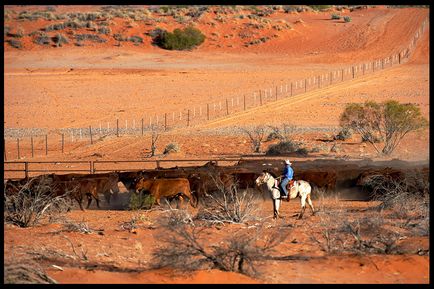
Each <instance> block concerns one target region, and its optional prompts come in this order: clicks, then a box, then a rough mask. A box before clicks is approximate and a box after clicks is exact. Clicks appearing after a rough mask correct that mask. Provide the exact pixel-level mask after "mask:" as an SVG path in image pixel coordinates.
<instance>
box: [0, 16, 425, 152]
mask: <svg viewBox="0 0 434 289" xmlns="http://www.w3.org/2000/svg"><path fill="white" fill-rule="evenodd" d="M427 23H428V18H426V19H425V20H424V21H423V22H422V25H421V26H420V28H419V29H418V30H417V31H416V32H415V34H414V36H413V38H412V40H411V41H410V43H409V44H408V45H407V47H405V48H404V49H401V50H400V51H397V52H396V53H393V54H392V55H390V56H387V57H384V58H378V59H374V60H371V61H366V62H362V63H357V64H354V65H351V66H346V67H342V68H340V69H335V70H332V71H329V72H327V73H323V74H320V75H317V76H311V77H308V78H303V79H298V80H292V81H288V82H287V83H281V84H279V85H276V86H274V87H268V88H265V89H258V90H256V91H253V92H251V93H248V94H244V95H240V96H235V97H231V98H224V99H221V100H218V101H215V102H210V103H204V104H200V105H197V106H194V107H190V108H188V109H184V110H182V111H177V112H170V113H164V114H155V115H152V116H149V117H146V118H145V117H143V118H139V119H114V120H111V121H105V122H98V123H93V124H90V125H88V126H87V127H76V128H63V129H60V130H59V131H58V132H57V133H52V134H51V135H48V134H45V135H44V134H39V135H34V136H30V137H22V138H11V137H7V136H6V135H5V139H4V160H8V159H21V158H22V157H23V156H24V154H26V156H27V157H32V158H33V157H34V156H35V155H43V154H45V155H48V153H49V152H54V151H55V152H62V153H64V152H65V151H66V150H70V149H73V148H74V147H76V146H77V145H79V144H82V143H88V144H91V145H92V144H94V143H95V141H96V140H99V139H103V138H105V137H107V136H117V137H121V136H124V135H145V134H147V133H150V132H153V131H158V132H163V131H170V130H173V129H177V128H183V127H190V126H194V125H198V124H202V123H205V122H208V121H212V120H215V119H219V118H224V117H227V116H229V115H231V114H234V113H237V112H240V111H245V110H248V109H251V108H255V107H258V106H262V105H265V104H267V103H270V102H274V101H277V100H280V99H283V98H290V97H292V96H295V95H300V94H303V93H308V92H311V91H313V90H317V89H321V88H325V87H329V86H332V85H335V84H338V83H342V82H345V81H350V80H352V79H355V78H358V77H362V76H364V75H368V74H372V73H375V72H377V71H380V70H383V69H387V68H390V67H392V66H395V65H399V64H403V63H405V62H406V61H408V59H409V57H410V55H411V54H412V52H413V51H414V49H415V46H416V43H417V40H418V39H419V38H420V37H421V35H422V33H423V32H424V30H425V27H426V25H427ZM6 138H7V139H8V141H7V142H6Z"/></svg>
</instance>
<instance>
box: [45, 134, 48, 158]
mask: <svg viewBox="0 0 434 289" xmlns="http://www.w3.org/2000/svg"><path fill="white" fill-rule="evenodd" d="M45 155H48V135H45Z"/></svg>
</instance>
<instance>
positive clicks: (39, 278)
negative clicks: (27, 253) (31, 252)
mask: <svg viewBox="0 0 434 289" xmlns="http://www.w3.org/2000/svg"><path fill="white" fill-rule="evenodd" d="M3 282H4V284H57V282H56V280H54V279H52V278H50V277H49V276H48V275H47V274H46V273H45V271H44V270H43V269H42V268H41V267H40V266H39V265H38V264H37V263H36V262H34V261H31V260H27V261H21V262H13V263H9V264H5V265H4V277H3Z"/></svg>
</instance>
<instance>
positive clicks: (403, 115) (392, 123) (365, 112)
mask: <svg viewBox="0 0 434 289" xmlns="http://www.w3.org/2000/svg"><path fill="white" fill-rule="evenodd" d="M340 125H341V126H342V127H344V128H351V129H353V130H354V131H356V132H357V133H359V134H360V135H361V136H362V138H363V139H365V140H366V141H368V142H369V143H370V144H372V145H373V146H374V148H375V150H376V151H377V152H378V153H381V154H384V155H390V154H391V153H392V152H393V151H394V149H395V148H396V147H397V146H398V144H399V143H400V141H401V140H402V138H403V137H404V136H405V135H406V134H407V133H409V132H411V131H415V130H418V129H421V128H424V127H426V126H427V125H428V121H427V120H426V119H425V118H424V117H423V116H422V115H421V113H420V108H419V107H417V106H415V105H414V104H400V103H399V102H397V101H394V100H390V101H386V102H384V103H381V104H379V103H376V102H374V101H368V102H366V103H365V104H358V103H351V104H348V105H347V107H346V108H345V110H344V112H343V113H342V114H341V117H340ZM378 139H382V140H384V147H383V148H380V147H378V144H376V142H377V141H376V140H378Z"/></svg>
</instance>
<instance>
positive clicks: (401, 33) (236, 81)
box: [4, 6, 429, 283]
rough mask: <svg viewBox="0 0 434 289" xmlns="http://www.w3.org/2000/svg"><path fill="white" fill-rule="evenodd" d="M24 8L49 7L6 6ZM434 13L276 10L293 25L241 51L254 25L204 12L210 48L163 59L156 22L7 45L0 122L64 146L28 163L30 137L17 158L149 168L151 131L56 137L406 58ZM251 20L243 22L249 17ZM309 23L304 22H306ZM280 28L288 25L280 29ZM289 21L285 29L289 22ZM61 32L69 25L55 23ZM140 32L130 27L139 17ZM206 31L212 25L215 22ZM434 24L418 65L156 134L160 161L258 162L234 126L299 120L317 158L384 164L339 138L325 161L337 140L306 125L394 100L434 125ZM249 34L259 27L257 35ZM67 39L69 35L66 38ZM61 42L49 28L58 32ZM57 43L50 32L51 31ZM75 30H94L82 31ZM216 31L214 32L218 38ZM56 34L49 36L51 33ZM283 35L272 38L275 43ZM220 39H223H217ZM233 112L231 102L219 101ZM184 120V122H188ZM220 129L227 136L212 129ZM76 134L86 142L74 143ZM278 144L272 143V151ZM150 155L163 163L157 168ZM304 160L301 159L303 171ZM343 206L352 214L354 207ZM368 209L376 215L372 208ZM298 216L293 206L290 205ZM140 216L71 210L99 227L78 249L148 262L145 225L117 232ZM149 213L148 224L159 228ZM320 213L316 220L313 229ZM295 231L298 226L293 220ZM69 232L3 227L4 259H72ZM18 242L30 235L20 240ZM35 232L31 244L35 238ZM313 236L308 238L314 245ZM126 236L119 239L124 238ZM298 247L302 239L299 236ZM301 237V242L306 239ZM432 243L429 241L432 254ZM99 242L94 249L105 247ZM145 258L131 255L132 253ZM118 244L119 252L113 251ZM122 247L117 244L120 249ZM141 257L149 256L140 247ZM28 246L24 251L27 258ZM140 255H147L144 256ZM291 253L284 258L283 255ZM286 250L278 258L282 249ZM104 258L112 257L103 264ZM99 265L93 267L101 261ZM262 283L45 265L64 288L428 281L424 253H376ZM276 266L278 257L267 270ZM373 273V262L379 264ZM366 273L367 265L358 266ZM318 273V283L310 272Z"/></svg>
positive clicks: (39, 143)
mask: <svg viewBox="0 0 434 289" xmlns="http://www.w3.org/2000/svg"><path fill="white" fill-rule="evenodd" d="M6 8H7V9H11V10H15V11H22V10H28V11H30V10H32V9H41V8H40V7H15V6H12V7H6ZM98 8H99V7H97V6H79V7H66V6H57V7H56V13H65V12H68V11H71V10H74V11H82V12H85V11H96V10H97V9H98ZM428 12H429V11H428V9H416V8H405V9H389V8H386V7H383V6H377V7H374V8H368V9H361V10H355V11H352V12H350V11H349V10H344V11H343V12H341V15H349V16H351V18H352V21H351V22H349V23H344V22H343V21H334V20H330V15H331V13H332V12H303V13H289V14H285V13H283V12H276V13H274V14H273V15H272V16H270V17H269V18H270V19H271V21H272V24H273V25H274V24H277V23H280V24H284V23H287V24H289V25H290V26H291V27H292V28H291V29H284V30H281V31H278V30H275V29H273V28H272V27H271V25H268V26H267V27H266V28H264V29H262V30H257V29H253V28H252V29H251V31H248V32H253V33H258V34H256V36H255V38H259V37H261V36H270V37H271V39H270V40H269V41H267V42H266V43H263V44H259V45H252V46H249V47H245V46H244V42H246V41H247V40H243V39H240V37H238V33H240V32H242V31H243V29H245V28H244V26H243V25H242V23H246V22H248V19H246V18H245V19H233V18H232V17H228V18H227V20H226V23H220V22H218V21H215V20H213V19H214V18H215V17H216V15H215V14H214V13H206V14H205V15H204V16H203V18H201V20H200V21H199V22H198V24H197V28H199V29H200V30H201V31H202V32H203V33H204V34H205V35H206V37H207V39H206V40H205V42H204V43H203V45H201V46H200V47H198V48H196V49H194V50H192V51H166V50H162V49H160V48H158V47H155V46H152V45H151V39H150V38H149V37H148V36H144V35H143V33H144V32H147V31H150V30H152V29H154V28H155V26H149V25H146V24H144V23H140V22H137V23H133V25H131V26H133V27H132V28H127V27H126V24H125V22H126V21H125V19H119V18H115V19H114V20H113V22H114V23H113V25H112V26H111V28H112V33H116V32H120V31H122V33H124V34H125V35H128V36H131V35H140V36H142V37H143V38H144V43H143V44H140V45H139V46H134V45H133V44H132V43H128V42H123V43H122V45H121V46H120V47H117V46H115V44H116V43H117V41H115V40H113V39H111V40H109V41H108V42H106V43H104V44H99V43H98V44H96V43H91V42H86V43H85V46H83V47H76V46H74V45H73V44H72V43H73V42H72V41H71V43H70V44H67V45H65V46H63V47H60V48H55V47H42V46H38V45H36V44H34V43H33V42H32V41H31V38H30V37H23V39H22V41H23V44H24V48H23V49H22V50H18V49H15V48H12V47H10V45H9V44H7V43H6V42H5V44H4V48H5V54H4V57H5V66H4V81H5V86H4V87H5V91H4V112H5V114H4V126H5V128H44V129H47V130H49V131H50V136H49V139H50V142H51V143H55V144H56V146H57V148H54V149H52V151H50V152H49V154H48V156H45V147H44V140H43V138H42V137H35V144H34V145H35V149H36V154H35V157H34V158H32V157H31V155H30V149H29V148H30V141H29V137H27V138H25V139H22V140H21V145H22V147H21V159H22V160H96V159H103V160H113V159H124V160H138V159H142V160H147V159H150V158H149V157H148V155H149V149H150V135H149V133H147V134H146V135H145V136H144V137H142V136H123V137H120V138H117V137H115V136H109V137H102V136H101V135H97V136H96V137H95V139H94V142H95V143H94V144H93V145H90V144H89V142H88V141H84V140H83V141H81V142H80V141H79V142H74V143H71V141H70V139H71V137H70V136H68V135H66V136H65V141H66V143H65V153H63V154H62V153H61V152H60V145H59V142H60V135H59V129H62V128H79V127H84V128H85V127H88V126H89V125H92V127H94V128H99V127H100V125H103V126H104V127H106V126H107V122H110V127H111V128H113V127H115V125H116V119H119V120H120V123H121V124H122V125H124V124H125V121H127V122H128V125H129V126H131V124H132V123H133V121H134V123H135V124H136V126H138V125H139V123H140V120H141V119H142V118H144V119H145V120H146V121H149V117H155V115H157V114H158V115H160V116H162V115H164V113H168V114H169V115H172V113H173V112H175V113H176V115H179V113H180V112H184V113H185V112H186V111H187V110H188V109H190V110H193V108H195V109H196V110H197V111H198V110H199V106H200V105H202V109H203V110H205V107H206V104H207V103H210V104H213V103H217V104H218V103H219V102H221V101H223V102H224V101H225V100H226V99H229V100H230V99H232V98H236V97H242V96H243V95H250V96H252V94H253V92H256V94H258V91H259V89H262V90H264V89H270V88H271V89H273V90H274V89H275V87H276V86H278V87H280V85H283V86H285V84H288V83H290V82H291V81H294V80H302V79H305V78H309V77H312V76H317V75H320V74H322V73H328V72H330V71H333V70H340V69H342V68H346V67H350V66H351V65H354V64H357V63H364V62H372V61H373V60H375V59H379V58H381V57H387V56H390V55H392V54H394V53H397V52H399V51H401V50H403V49H405V48H406V47H407V46H408V44H409V43H410V41H411V40H412V37H413V36H414V33H415V31H416V30H417V29H419V27H420V25H421V23H422V21H423V20H424V19H425V18H426V17H427V16H428ZM243 13H244V14H247V12H243ZM300 20H301V21H300ZM279 21H280V22H279ZM283 21H285V22H283ZM55 22H56V21H54V22H53V21H51V22H49V21H45V20H37V21H22V22H17V21H14V20H5V25H6V26H11V27H12V28H13V29H16V28H17V27H22V28H23V29H24V31H25V33H26V34H28V33H30V32H32V31H35V30H37V29H39V28H42V27H45V26H46V25H49V24H52V23H55ZM59 22H60V21H59ZM130 22H134V21H130ZM210 22H216V24H215V26H212V25H210V24H209V23H210ZM158 26H159V27H161V28H164V29H168V30H172V29H174V28H176V27H182V25H181V24H178V23H175V22H174V21H173V19H172V20H171V21H170V20H169V21H168V22H167V23H159V24H158ZM428 26H429V25H427V28H426V30H425V32H424V34H423V35H422V37H421V38H420V39H419V41H418V42H417V46H416V48H415V50H414V52H413V53H412V56H411V58H410V60H409V61H408V62H406V63H404V64H401V65H396V66H393V67H390V68H387V69H385V70H381V71H377V72H375V73H373V74H366V75H364V76H360V77H358V78H356V79H354V80H348V81H345V82H343V83H338V84H336V85H332V86H329V87H324V88H321V89H316V90H313V91H311V92H307V93H305V94H301V95H298V96H295V97H293V98H288V97H284V96H283V95H282V98H281V99H279V100H278V101H277V102H270V103H267V104H265V105H263V106H261V107H257V108H252V109H248V110H246V111H243V112H237V113H235V114H231V115H230V116H229V117H223V118H220V119H217V120H212V121H209V122H201V123H193V124H192V126H191V127H189V128H180V129H175V130H172V131H169V132H166V133H162V134H161V138H160V140H159V147H158V149H157V154H159V156H158V157H157V158H160V157H161V153H162V151H163V149H164V146H165V145H166V144H168V143H170V142H176V143H178V144H179V146H180V148H181V150H180V152H179V153H174V154H170V155H169V156H166V158H175V159H183V158H186V159H188V158H212V157H225V156H240V155H243V154H251V152H252V150H251V147H250V143H249V140H248V138H247V137H246V135H243V134H233V133H230V131H231V128H233V127H235V126H243V125H280V124H282V123H291V124H293V125H295V126H297V127H299V128H303V129H304V131H305V132H304V133H300V134H297V135H296V136H295V139H296V140H300V141H303V142H304V143H305V144H306V145H307V146H308V147H309V148H312V147H321V149H320V152H318V153H312V154H311V155H310V157H309V158H311V159H315V158H321V157H332V158H335V157H348V158H360V157H362V158H363V157H369V158H375V159H380V158H379V157H378V156H377V155H376V154H375V151H374V149H373V148H372V147H371V146H370V145H369V144H368V145H366V144H363V143H361V142H360V139H359V138H358V137H357V136H354V137H353V138H352V139H351V140H349V141H345V142H337V144H338V145H339V148H340V150H339V151H338V152H336V153H331V152H330V147H331V143H324V142H322V141H321V140H320V139H331V137H332V133H331V132H327V133H323V132H312V131H311V130H310V128H315V127H328V128H330V129H333V128H337V127H338V126H339V116H340V113H341V112H342V110H343V108H344V107H345V105H346V104H348V103H352V102H359V103H362V102H365V101H367V100H375V101H377V102H381V101H385V100H389V99H394V100H398V101H399V102H401V103H408V102H410V103H414V104H417V105H419V107H420V109H421V111H422V114H423V115H424V116H425V117H426V118H427V119H429V28H428ZM249 29H250V28H249ZM62 32H63V31H62ZM50 33H51V34H52V35H54V32H50ZM50 33H49V34H50ZM76 33H88V32H87V31H85V30H83V31H77V32H76ZM213 33H218V35H213ZM51 34H50V35H51ZM273 35H277V37H273ZM213 39H214V40H213ZM223 105H224V103H223ZM183 121H185V114H184V119H183ZM216 129H219V130H220V131H223V132H225V133H224V134H223V135H220V134H219V133H216ZM76 138H77V136H76ZM268 145H270V143H266V144H264V147H263V150H265V149H266V147H267V146H268ZM428 147H429V133H428V129H426V130H424V131H421V132H415V133H410V134H408V135H407V136H406V137H405V138H404V139H403V141H402V143H401V145H400V146H399V147H398V148H397V149H396V151H395V152H394V153H393V154H392V155H391V156H390V157H389V158H399V159H403V160H427V159H429V149H428ZM16 150H17V149H16V140H15V139H9V138H7V139H6V152H7V159H8V160H14V159H15V160H16V158H17V151H16ZM151 159H154V158H151ZM296 160H297V159H295V161H296ZM295 203H296V202H293V203H292V204H290V205H289V206H288V205H286V204H285V205H284V212H286V213H284V214H286V217H285V220H286V221H288V220H291V222H292V218H291V217H290V216H291V214H290V213H289V211H291V212H292V213H294V212H296V211H297V210H298V208H299V207H298V204H295ZM264 204H266V205H264V206H265V207H264V210H263V213H264V214H268V213H271V210H272V209H271V203H269V201H268V202H265V203H264ZM343 205H344V206H353V204H352V202H345V203H344V204H343ZM362 206H371V204H369V203H366V204H365V203H363V204H362ZM289 208H291V209H289ZM132 214H134V213H132V212H128V211H114V210H101V211H95V210H89V211H87V212H85V213H82V212H79V211H73V212H71V213H69V214H68V215H67V216H68V218H71V219H73V220H77V221H80V220H81V219H83V218H85V220H86V221H87V222H89V224H90V225H91V227H92V226H94V227H98V228H100V227H104V230H105V234H104V236H97V235H84V234H80V233H65V234H66V235H68V236H69V237H70V238H74V241H76V242H79V243H82V244H83V246H86V248H88V249H89V250H90V251H92V252H91V253H90V254H91V255H92V258H94V257H95V258H96V255H97V254H98V253H101V252H100V251H99V250H100V246H99V245H98V246H95V241H97V240H98V239H100V240H103V241H102V242H103V243H99V244H105V245H106V246H108V247H107V251H106V252H107V253H108V255H109V256H110V257H109V258H108V260H105V261H107V262H111V261H112V262H115V263H116V264H117V265H118V266H119V267H128V266H132V264H133V263H134V264H135V265H134V266H136V265H137V262H138V260H142V261H146V260H148V259H147V258H148V257H149V255H148V254H149V252H150V250H148V248H147V245H145V244H148V243H149V242H151V243H152V242H156V240H155V239H153V232H154V231H152V230H150V229H140V230H139V231H138V233H137V234H133V233H129V232H127V231H123V232H119V231H116V230H115V227H118V226H119V223H120V222H122V221H127V220H130V219H131V216H132ZM144 214H150V219H151V222H155V221H156V220H157V218H158V216H156V215H155V214H154V215H152V214H153V213H146V212H145V213H144ZM316 218H317V217H316V216H315V217H311V218H309V221H308V222H314V221H315V220H316ZM297 222H298V223H297V224H299V227H298V229H300V228H301V227H302V226H301V225H300V224H303V223H302V222H303V221H297ZM59 226H60V225H55V224H53V225H43V226H39V227H35V228H28V229H19V228H16V227H10V226H6V228H5V258H6V257H10V254H11V250H12V246H13V248H14V250H22V248H21V249H17V248H19V246H24V247H26V246H32V247H34V248H36V247H39V248H40V246H48V247H52V248H55V250H60V249H59V248H62V250H64V251H67V250H71V248H70V247H69V245H68V243H67V242H66V241H65V240H64V239H61V238H59V236H58V235H51V234H50V233H49V232H50V231H53V230H54V231H55V230H59ZM23 236H26V237H25V238H23ZM28 236H32V238H29V237H28ZM305 237H306V236H305ZM122 238H124V239H122ZM298 238H299V237H298V236H297V239H298ZM300 238H301V237H300ZM305 239H306V242H304V243H303V244H302V245H301V246H300V248H299V250H298V249H297V250H298V251H297V253H301V254H304V253H306V254H308V255H311V254H313V255H316V254H317V252H319V251H318V248H313V249H312V248H311V246H312V244H310V243H309V242H308V241H307V237H306V238H305ZM427 241H428V240H427V238H425V239H423V240H421V242H422V243H423V244H425V245H426V246H428V248H429V245H428V243H427ZM98 242H99V241H98ZM134 244H140V246H139V245H137V247H140V248H142V246H143V247H144V248H143V250H142V249H137V248H136V249H132V247H131V246H135V245H134ZM110 246H112V248H109V247H110ZM116 247H119V248H117V249H116ZM145 248H146V249H145ZM25 250H27V249H24V251H25ZM136 250H139V251H140V252H141V253H140V254H139V255H137V254H136V253H137V252H136ZM280 252H281V253H282V251H280ZM282 254H283V253H282ZM98 258H99V259H104V257H98ZM98 258H97V259H98ZM273 262H274V263H273V264H271V265H270V266H271V267H267V269H266V271H267V272H268V274H267V277H266V278H265V279H254V278H250V277H246V276H244V275H241V274H237V273H228V272H221V271H218V270H211V271H198V272H194V273H193V272H192V273H191V274H190V275H189V276H179V275H175V276H172V273H171V272H169V271H164V270H162V271H160V270H156V271H152V270H151V271H145V272H133V273H122V272H108V271H104V270H98V269H95V270H93V271H89V270H85V269H83V268H78V267H74V266H71V267H68V266H65V270H64V271H58V270H56V269H53V268H52V267H51V268H50V266H51V264H48V263H47V264H45V266H46V269H48V273H49V275H50V276H51V277H53V278H54V279H56V280H58V281H59V282H60V283H250V282H252V283H255V282H258V283H428V282H429V278H428V270H429V257H428V256H418V255H415V254H405V255H390V256H389V255H381V256H370V257H366V256H359V257H357V256H356V257H354V256H352V257H348V256H325V257H324V258H322V259H318V260H316V259H314V260H311V261H308V262H306V261H273ZM270 263H271V261H270ZM374 263H375V264H376V265H373V264H374ZM361 264H363V265H361ZM302 272H309V273H302Z"/></svg>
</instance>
